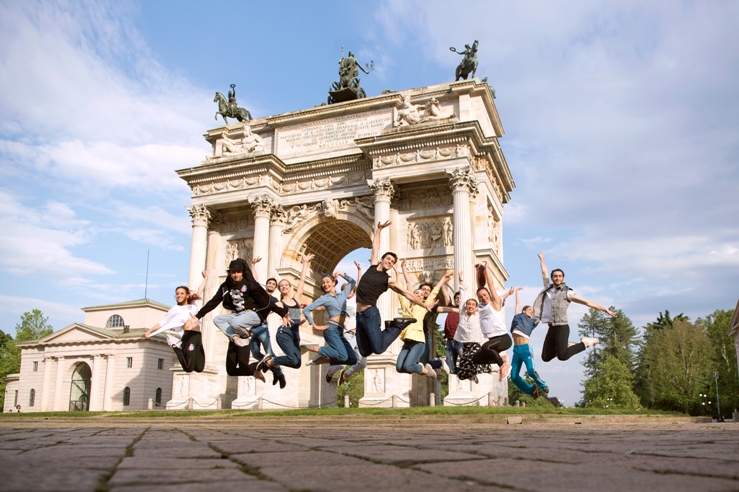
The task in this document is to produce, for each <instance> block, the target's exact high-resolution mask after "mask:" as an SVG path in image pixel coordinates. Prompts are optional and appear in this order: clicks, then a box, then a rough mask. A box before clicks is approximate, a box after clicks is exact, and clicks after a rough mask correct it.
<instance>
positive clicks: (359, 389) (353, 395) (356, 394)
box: [336, 371, 364, 408]
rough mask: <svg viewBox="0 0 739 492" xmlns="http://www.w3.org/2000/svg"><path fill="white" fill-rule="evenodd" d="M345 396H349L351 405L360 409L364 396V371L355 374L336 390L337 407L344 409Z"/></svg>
mask: <svg viewBox="0 0 739 492" xmlns="http://www.w3.org/2000/svg"><path fill="white" fill-rule="evenodd" d="M344 395H349V405H350V406H351V407H352V408H357V407H359V400H360V399H361V398H362V397H363V396H364V371H358V372H355V373H354V374H353V375H352V377H350V378H349V380H348V381H347V382H346V383H344V384H342V385H340V386H339V388H338V389H337V390H336V406H337V407H341V408H343V407H344Z"/></svg>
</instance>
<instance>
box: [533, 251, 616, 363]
mask: <svg viewBox="0 0 739 492" xmlns="http://www.w3.org/2000/svg"><path fill="white" fill-rule="evenodd" d="M538 256H539V264H540V266H541V277H542V280H543V282H544V290H543V291H541V292H540V293H539V295H538V296H537V297H536V300H535V301H534V318H536V319H539V320H541V322H542V323H545V324H547V325H549V331H547V335H546V337H545V338H544V347H543V348H542V350H541V360H543V361H544V362H549V361H550V360H552V359H554V358H555V357H556V358H558V359H559V360H567V359H569V358H570V357H572V356H573V355H575V354H578V353H580V352H582V351H583V350H585V349H586V348H588V347H592V346H593V345H595V344H596V343H598V342H599V340H598V339H597V338H588V337H585V338H582V339H580V343H575V344H572V345H569V338H570V325H569V324H568V322H567V308H568V307H570V303H571V302H576V303H578V304H584V305H585V306H588V307H589V308H593V309H597V310H598V311H603V312H604V313H606V314H607V315H609V316H615V315H616V313H614V312H613V311H609V310H608V309H606V308H604V307H603V306H601V305H600V304H598V303H597V302H593V301H589V300H587V299H583V298H582V297H579V296H578V295H577V294H575V291H574V290H572V289H570V288H569V287H567V285H566V284H565V272H563V271H562V270H561V269H559V268H555V269H554V270H552V276H551V282H549V275H548V270H547V265H546V263H544V253H539V255H538Z"/></svg>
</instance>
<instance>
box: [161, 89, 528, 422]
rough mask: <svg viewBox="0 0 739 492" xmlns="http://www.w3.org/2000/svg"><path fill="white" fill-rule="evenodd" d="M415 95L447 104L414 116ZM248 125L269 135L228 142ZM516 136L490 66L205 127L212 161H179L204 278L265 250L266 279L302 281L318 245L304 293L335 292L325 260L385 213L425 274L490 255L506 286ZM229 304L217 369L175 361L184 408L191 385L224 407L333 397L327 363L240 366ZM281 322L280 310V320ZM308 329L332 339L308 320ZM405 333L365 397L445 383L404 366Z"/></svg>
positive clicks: (478, 391)
mask: <svg viewBox="0 0 739 492" xmlns="http://www.w3.org/2000/svg"><path fill="white" fill-rule="evenodd" d="M409 104H412V105H417V106H421V107H429V105H432V106H433V108H435V109H434V111H432V112H429V115H430V117H428V118H426V116H424V117H423V118H419V119H417V120H416V121H415V122H412V121H410V120H408V118H403V117H402V116H403V114H404V113H402V110H403V108H404V107H406V106H408V105H409ZM399 112H400V113H399ZM424 115H426V113H425V112H424ZM247 135H257V136H258V137H259V142H260V147H259V148H258V149H255V150H253V151H250V152H241V153H236V154H234V153H233V152H225V153H224V150H223V149H224V148H227V146H224V142H223V141H224V139H228V141H238V140H239V139H244V138H245V136H247ZM502 136H503V127H502V125H501V122H500V119H499V117H498V113H497V109H496V107H495V103H494V100H493V98H492V95H491V92H490V88H489V87H488V85H487V84H486V83H483V82H481V81H479V80H477V79H472V80H467V81H460V82H454V83H447V84H440V85H434V86H429V87H424V88H421V89H413V90H409V91H404V92H402V93H400V92H395V93H389V94H383V95H380V96H376V97H370V98H366V99H360V100H356V101H351V102H345V103H338V104H332V105H329V106H320V107H315V108H311V109H306V110H302V111H295V112H291V113H285V114H280V115H276V116H270V117H265V118H257V119H254V120H252V121H250V122H249V128H245V127H244V124H243V123H234V124H230V125H226V126H222V127H219V128H216V129H213V130H209V131H208V132H207V133H206V134H205V139H206V140H207V141H208V142H209V143H210V144H211V146H212V153H211V154H210V155H208V156H207V157H206V158H205V159H204V161H203V162H202V163H201V164H200V165H197V166H194V167H190V168H186V169H181V170H179V171H177V172H178V174H179V176H180V177H181V178H182V179H183V180H185V181H186V182H187V184H188V185H189V186H190V188H191V190H192V204H191V206H189V207H188V210H189V212H190V215H191V217H192V226H193V232H192V249H191V257H190V284H191V285H197V284H198V283H199V278H200V271H201V270H203V269H206V270H208V272H209V276H208V283H207V284H206V292H205V297H206V299H208V298H209V297H210V296H212V295H213V292H214V290H215V289H216V288H217V287H218V285H219V284H220V283H221V282H222V281H223V280H224V279H225V276H226V270H225V269H226V266H227V264H228V262H229V261H230V260H231V259H233V258H235V257H243V258H245V259H247V261H248V260H249V259H250V258H251V257H252V256H254V257H257V256H259V257H261V258H262V259H263V260H262V261H261V262H260V263H257V265H256V269H257V272H258V275H259V278H260V279H261V280H264V279H266V278H267V277H271V276H274V277H278V278H286V279H288V280H290V281H291V282H292V283H293V285H296V284H297V280H298V276H299V273H300V270H301V258H302V255H303V254H306V253H314V254H316V258H315V259H314V260H313V262H312V268H313V270H312V271H311V272H310V276H309V278H308V279H307V281H306V288H305V293H304V297H305V299H303V301H304V302H310V301H311V300H312V299H315V298H316V297H317V296H319V295H320V294H321V292H320V287H319V285H318V280H319V272H321V271H329V272H330V271H333V269H334V268H335V267H336V265H337V264H338V262H339V261H340V260H341V259H342V258H343V257H344V256H346V255H347V254H348V253H350V252H351V251H353V250H355V249H357V248H363V247H364V248H369V247H371V244H372V237H373V234H374V227H375V225H376V224H377V222H379V221H385V220H392V222H393V223H392V226H391V227H389V228H388V229H385V230H384V231H383V236H382V237H381V248H380V249H381V250H382V251H383V252H384V251H388V250H392V251H394V252H396V253H397V254H398V255H399V256H400V257H401V258H407V259H408V261H407V266H408V269H409V271H410V272H411V275H412V276H413V277H414V279H415V280H416V281H417V283H420V282H421V281H424V280H430V281H432V282H435V281H438V280H439V279H440V278H441V276H442V275H443V274H444V273H446V272H448V271H455V272H458V271H464V272H469V275H468V277H467V278H468V279H472V278H473V277H472V270H473V265H474V263H476V262H479V261H483V260H484V261H487V262H488V263H489V264H491V265H492V266H493V270H494V272H495V281H496V287H497V288H498V290H502V288H503V284H504V282H505V281H506V279H507V278H508V274H507V272H506V270H505V268H504V266H503V249H502V218H503V205H504V204H505V203H507V202H508V201H509V199H510V195H509V193H510V192H511V191H512V190H513V189H514V187H515V184H514V182H513V179H512V177H511V174H510V170H509V168H508V165H507V163H506V161H505V157H504V156H503V151H502V149H501V147H500V144H499V141H498V140H499V138H500V137H502ZM454 287H455V288H456V275H455V285H454ZM378 307H379V309H380V312H381V313H382V315H383V318H384V319H389V318H392V317H395V316H397V313H398V310H399V302H398V300H397V296H395V295H392V294H389V293H388V294H385V295H383V296H382V297H381V298H380V301H379V304H378ZM217 314H218V310H216V311H215V312H213V313H211V314H209V315H208V316H206V317H205V318H204V323H203V339H204V344H205V347H206V357H207V361H208V363H207V366H206V371H204V372H203V373H202V374H194V373H193V374H189V375H187V374H184V373H181V372H177V371H175V374H174V382H173V387H174V395H175V396H173V399H172V400H171V401H170V403H169V404H168V407H170V408H180V407H181V406H182V402H183V401H185V400H187V399H189V398H194V399H195V400H196V401H197V402H198V403H199V405H200V407H202V408H211V406H210V405H211V403H210V402H215V401H216V400H217V399H219V398H220V399H221V401H222V402H223V407H224V408H231V407H233V408H252V407H256V406H259V405H261V406H262V407H263V408H270V407H272V408H295V407H308V406H320V405H329V404H333V401H334V400H335V398H336V397H335V391H336V388H335V385H333V386H330V385H328V384H326V383H325V381H324V379H323V377H322V376H323V375H324V374H325V370H326V366H319V367H313V366H309V367H305V366H303V367H301V368H300V369H299V370H292V369H285V371H284V372H285V375H286V378H287V383H288V384H287V387H286V388H285V389H284V390H279V388H278V387H276V386H272V385H271V384H267V385H264V384H262V383H255V381H254V380H253V378H251V377H249V378H246V377H241V378H229V377H227V375H226V373H225V368H224V365H223V361H224V359H225V353H226V348H227V339H226V337H225V336H224V335H223V334H222V333H221V332H220V331H219V330H218V329H217V328H215V326H214V325H213V323H212V318H213V316H215V315H217ZM275 328H276V322H275V321H274V320H273V321H272V322H271V332H272V334H274V330H275ZM301 338H302V339H303V340H308V341H315V342H316V343H323V341H322V337H321V335H320V333H318V332H313V330H312V329H311V328H310V327H306V326H305V325H303V326H302V327H301ZM273 340H274V338H273ZM272 345H273V348H274V349H275V350H276V351H277V352H278V353H279V348H278V347H277V346H276V344H275V343H274V342H273V344H272ZM401 345H402V344H401V343H400V342H399V341H397V342H396V343H395V344H393V346H392V347H391V348H390V349H389V350H388V351H387V352H386V353H385V354H383V355H379V356H372V357H371V358H370V360H369V363H368V367H367V369H366V370H365V396H364V398H363V399H362V400H361V402H360V404H361V405H365V406H390V405H391V397H392V396H393V395H395V396H396V397H397V399H396V402H397V404H398V405H399V406H408V405H417V404H424V401H425V404H428V393H430V392H435V393H436V394H437V395H438V393H439V392H438V388H434V387H433V386H434V385H433V384H431V382H428V380H425V378H424V379H423V381H421V380H414V379H412V378H411V377H410V376H409V375H406V374H398V373H397V372H396V371H395V359H396V357H397V354H398V352H399V350H400V347H401ZM307 360H308V355H307V354H304V355H303V363H305V362H307ZM237 379H238V381H237ZM417 379H418V378H417ZM488 379H489V381H488ZM493 379H495V380H496V381H497V374H495V375H494V376H488V377H487V378H485V377H484V378H481V381H480V384H478V385H472V387H469V388H467V387H466V386H465V385H453V386H454V388H453V391H452V392H451V393H450V395H449V398H450V400H449V401H450V402H452V401H458V402H463V401H466V400H470V399H474V398H477V399H479V401H483V402H484V404H487V402H488V400H487V398H480V397H481V396H482V395H487V394H488V393H493V394H494V396H495V395H497V396H495V398H498V400H499V399H500V398H503V397H505V396H507V386H506V385H505V381H504V382H502V383H496V382H494V381H493ZM473 397H474V398H473ZM498 400H496V401H498ZM213 405H215V403H213Z"/></svg>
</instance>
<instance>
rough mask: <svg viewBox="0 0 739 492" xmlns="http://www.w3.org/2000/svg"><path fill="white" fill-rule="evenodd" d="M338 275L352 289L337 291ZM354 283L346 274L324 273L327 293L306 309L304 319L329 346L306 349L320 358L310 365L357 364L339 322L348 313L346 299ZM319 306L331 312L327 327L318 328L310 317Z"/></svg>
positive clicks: (323, 282) (322, 281)
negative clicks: (327, 363) (321, 334)
mask: <svg viewBox="0 0 739 492" xmlns="http://www.w3.org/2000/svg"><path fill="white" fill-rule="evenodd" d="M339 275H341V276H342V277H343V278H344V280H346V281H347V283H348V284H349V286H348V287H347V288H346V289H344V290H342V291H340V292H336V284H337V283H338V277H339ZM355 284H356V280H354V279H353V278H351V277H349V276H348V275H346V274H345V273H334V274H333V275H328V274H324V275H323V277H322V278H321V289H323V291H324V292H325V294H323V295H322V296H321V297H319V298H318V299H316V300H315V301H313V302H312V303H311V304H309V305H308V306H306V307H305V308H304V309H303V315H304V316H305V319H306V320H307V321H308V323H310V324H311V326H313V329H314V330H318V331H322V332H323V338H324V340H326V345H324V346H323V347H320V348H316V347H313V346H310V347H307V349H308V350H310V351H311V352H317V353H318V354H319V355H320V356H321V357H319V358H318V359H314V360H312V361H311V362H309V364H311V365H312V364H322V363H326V362H329V363H331V365H346V364H349V365H354V364H356V363H357V354H356V353H355V352H354V349H352V347H351V345H349V342H348V341H347V340H346V338H344V326H343V325H341V323H340V320H341V313H342V312H344V311H346V298H347V296H348V295H349V293H350V292H351V291H352V289H353V288H354V285H355ZM320 307H324V308H325V309H326V312H327V313H328V317H329V320H328V324H326V325H317V324H316V323H315V321H314V320H313V318H312V317H311V313H312V312H313V311H314V310H316V309H318V308H320Z"/></svg>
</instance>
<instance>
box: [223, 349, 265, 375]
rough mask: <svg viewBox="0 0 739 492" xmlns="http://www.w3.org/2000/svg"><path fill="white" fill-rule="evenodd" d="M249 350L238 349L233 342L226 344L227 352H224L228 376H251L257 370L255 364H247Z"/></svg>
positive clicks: (249, 354)
mask: <svg viewBox="0 0 739 492" xmlns="http://www.w3.org/2000/svg"><path fill="white" fill-rule="evenodd" d="M250 356H251V349H250V348H249V346H248V345H247V346H246V347H239V346H238V345H236V344H235V343H233V342H230V341H229V342H228V351H227V352H226V374H228V375H229V376H253V375H254V370H255V369H256V368H257V362H252V363H251V364H249V357H250Z"/></svg>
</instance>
